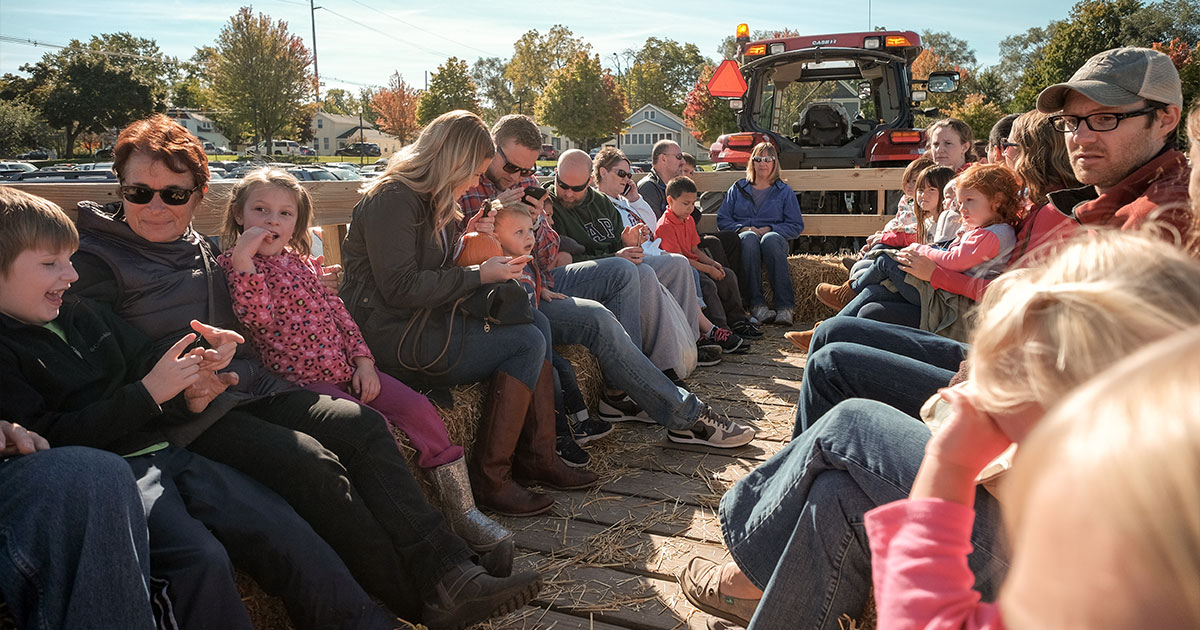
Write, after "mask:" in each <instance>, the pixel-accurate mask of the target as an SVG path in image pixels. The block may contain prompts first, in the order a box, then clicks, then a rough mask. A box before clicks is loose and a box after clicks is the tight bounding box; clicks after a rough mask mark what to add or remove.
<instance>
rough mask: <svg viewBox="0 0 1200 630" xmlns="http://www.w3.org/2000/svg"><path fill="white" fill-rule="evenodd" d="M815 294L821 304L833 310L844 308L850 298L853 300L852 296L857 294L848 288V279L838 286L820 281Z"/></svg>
mask: <svg viewBox="0 0 1200 630" xmlns="http://www.w3.org/2000/svg"><path fill="white" fill-rule="evenodd" d="M816 294H817V299H818V300H821V303H822V304H824V305H825V306H828V307H829V308H831V309H833V310H835V311H840V310H842V309H843V308H845V306H846V305H847V304H849V303H850V300H853V299H854V296H855V295H858V294H857V293H855V292H854V289H851V288H850V281H849V280H847V281H845V282H843V283H842V284H841V285H840V286H839V285H834V284H829V283H827V282H822V283H821V284H818V285H817V290H816Z"/></svg>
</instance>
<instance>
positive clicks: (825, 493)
mask: <svg viewBox="0 0 1200 630" xmlns="http://www.w3.org/2000/svg"><path fill="white" fill-rule="evenodd" d="M928 440H929V429H928V428H926V426H925V425H924V424H923V423H921V422H920V421H919V420H915V419H913V418H911V417H909V416H908V415H907V414H905V413H903V412H900V411H898V410H896V409H892V408H891V407H888V406H887V405H884V404H882V403H878V402H875V401H869V400H849V401H846V402H843V403H841V404H839V405H837V406H836V407H834V408H833V409H832V410H831V411H830V412H829V413H828V414H826V415H825V416H824V417H822V418H821V419H820V420H819V421H818V422H816V423H815V424H813V426H812V427H811V428H810V429H809V430H808V431H805V432H804V433H803V434H802V435H801V436H799V437H797V438H796V439H794V440H792V441H791V442H790V443H789V444H788V445H787V446H786V447H784V449H783V450H781V451H780V452H778V453H776V454H775V456H773V457H772V458H771V459H769V460H767V462H765V463H764V464H762V465H761V466H759V467H758V468H757V469H755V470H754V471H753V472H751V473H750V474H749V475H747V476H746V477H744V478H743V479H742V480H740V481H738V483H737V484H735V485H734V487H733V488H732V489H730V490H729V492H727V493H725V496H724V497H722V499H721V507H720V510H719V515H720V519H721V531H722V533H723V535H724V537H725V544H726V545H727V546H728V548H729V551H730V553H731V554H732V556H733V559H734V561H735V562H736V563H737V565H738V567H739V568H741V569H742V571H743V572H744V573H745V574H746V576H747V577H748V578H749V579H750V581H751V582H753V583H754V584H755V585H756V586H758V587H759V588H761V589H763V598H762V601H761V602H760V603H759V605H758V610H757V611H756V612H755V615H754V618H753V619H752V620H751V623H750V630H773V629H775V628H797V629H803V630H817V629H820V630H836V629H838V628H840V627H841V626H840V625H839V623H838V618H839V617H840V616H841V615H843V614H846V615H849V616H850V617H851V618H852V619H858V618H859V617H860V616H861V615H862V612H863V608H864V607H865V606H866V602H867V597H868V593H869V592H870V590H871V567H870V564H871V551H870V547H869V546H868V544H867V537H866V533H865V531H864V529H863V515H864V514H865V513H866V512H867V511H868V510H871V509H873V508H875V507H878V506H881V505H884V504H886V503H890V502H892V501H898V500H900V499H903V498H906V497H907V496H908V493H909V490H910V489H911V487H912V483H913V480H914V479H915V478H916V474H917V469H918V467H919V466H920V464H921V459H922V457H924V453H925V443H926V442H928ZM975 513H976V517H975V528H974V531H973V532H972V535H971V542H972V544H973V545H974V551H973V552H972V553H971V555H970V556H969V557H968V559H967V560H968V564H969V565H970V567H971V570H972V571H973V572H974V574H975V588H976V589H978V590H979V591H980V592H981V593H982V594H983V598H984V599H985V600H992V599H994V597H995V595H996V593H997V590H998V587H999V586H1000V583H1001V581H1002V580H1003V578H1004V574H1005V573H1006V572H1007V570H1008V552H1007V545H1006V543H1005V540H1004V534H1003V525H1002V523H1001V519H1000V505H999V503H998V502H997V501H996V500H995V499H994V498H993V497H992V496H991V495H990V494H988V493H987V491H986V490H983V489H980V490H979V491H978V493H977V496H976V499H975Z"/></svg>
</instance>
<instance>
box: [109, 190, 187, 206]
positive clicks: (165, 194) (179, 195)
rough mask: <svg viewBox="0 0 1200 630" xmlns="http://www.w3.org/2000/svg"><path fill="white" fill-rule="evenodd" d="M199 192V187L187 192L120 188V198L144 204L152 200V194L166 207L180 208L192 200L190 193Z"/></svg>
mask: <svg viewBox="0 0 1200 630" xmlns="http://www.w3.org/2000/svg"><path fill="white" fill-rule="evenodd" d="M197 190H200V187H199V186H196V187H195V188H193V189H191V190H188V189H186V188H163V189H161V190H160V189H157V188H150V187H149V186H121V197H122V198H123V199H124V200H125V201H128V202H129V203H136V204H146V203H150V200H151V199H154V193H158V196H159V197H160V198H161V199H162V202H163V203H165V204H167V205H168V206H182V205H183V204H185V203H187V202H188V200H189V199H191V198H192V193H194V192H196V191H197Z"/></svg>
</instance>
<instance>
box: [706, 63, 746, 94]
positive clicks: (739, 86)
mask: <svg viewBox="0 0 1200 630" xmlns="http://www.w3.org/2000/svg"><path fill="white" fill-rule="evenodd" d="M708 93H709V94H712V95H713V96H720V97H724V98H740V97H741V96H742V95H744V94H745V93H746V79H745V78H743V77H742V69H741V68H740V67H738V62H737V61H734V60H733V59H726V60H725V61H722V62H721V65H720V66H717V71H716V72H714V73H713V76H712V78H711V79H709V80H708Z"/></svg>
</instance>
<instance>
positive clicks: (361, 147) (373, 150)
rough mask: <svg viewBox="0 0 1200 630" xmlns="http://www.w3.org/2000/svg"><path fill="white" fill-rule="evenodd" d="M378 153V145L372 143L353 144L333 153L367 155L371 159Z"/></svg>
mask: <svg viewBox="0 0 1200 630" xmlns="http://www.w3.org/2000/svg"><path fill="white" fill-rule="evenodd" d="M379 153H380V151H379V145H378V144H375V143H374V142H355V143H352V144H348V145H346V146H344V147H342V148H340V149H338V150H337V151H334V155H368V156H372V157H374V156H376V155H379Z"/></svg>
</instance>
